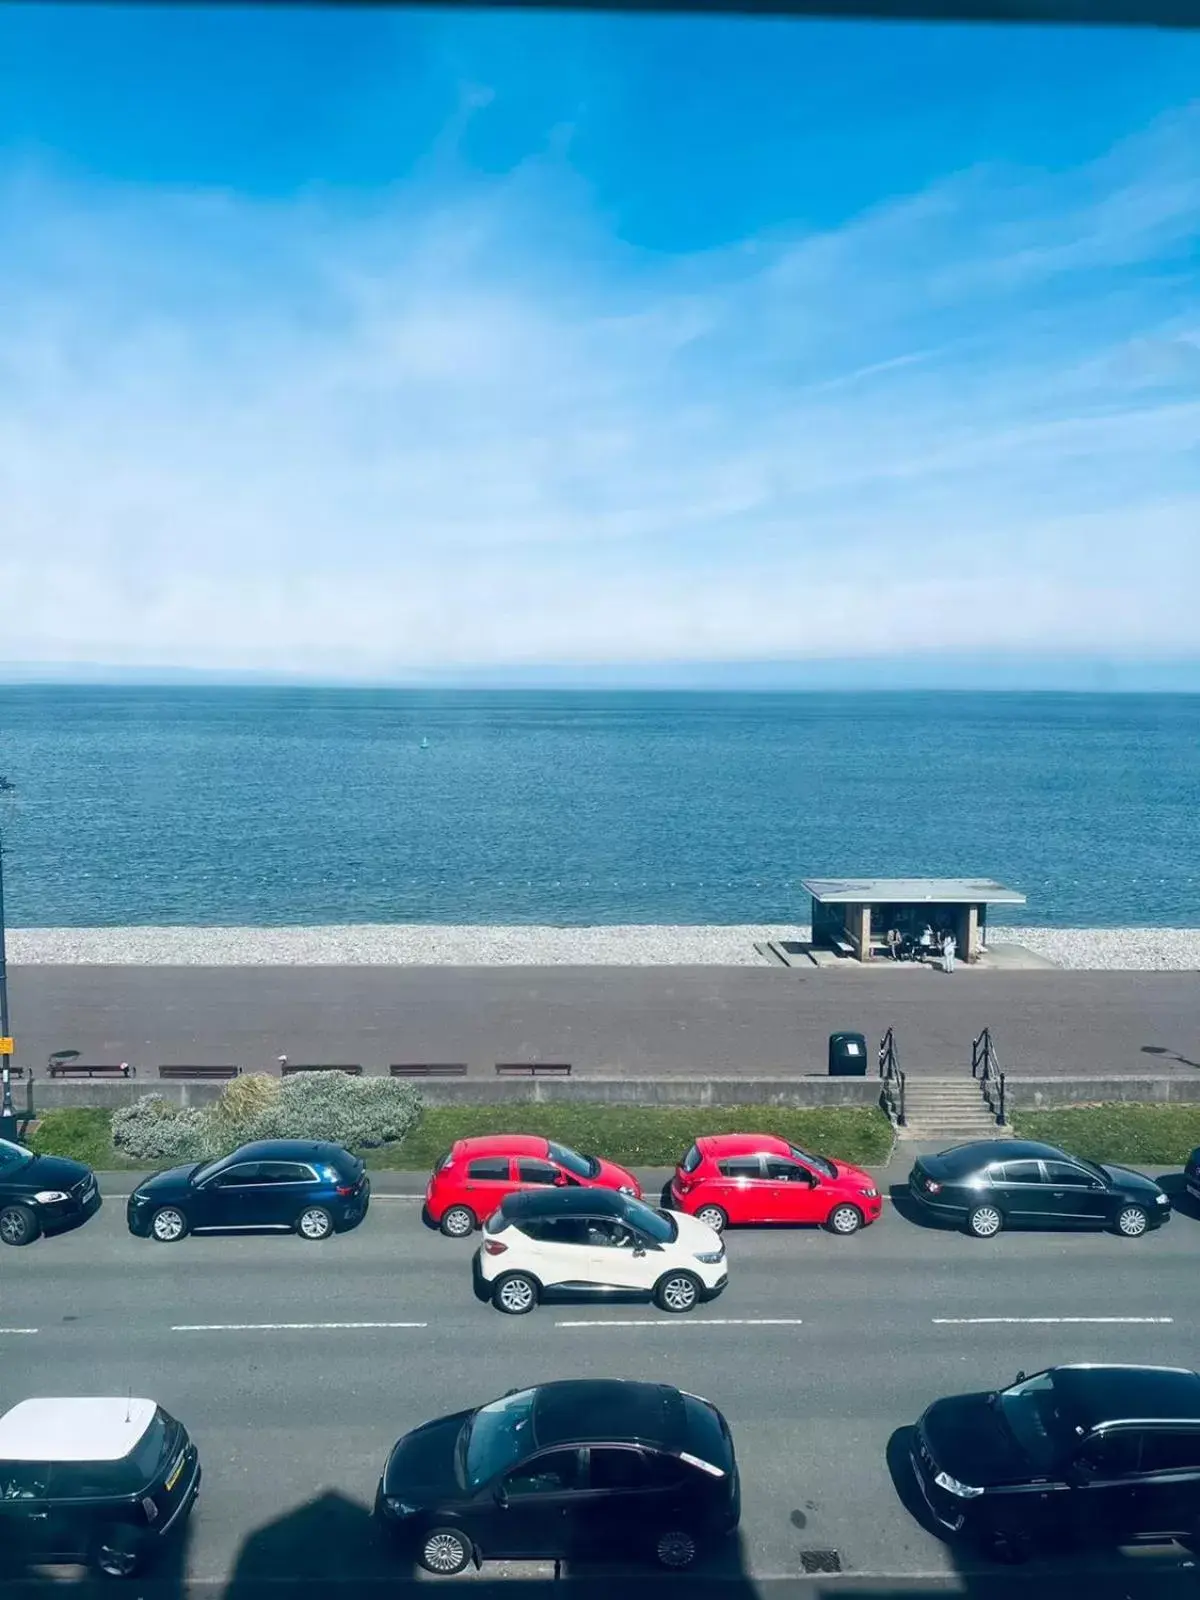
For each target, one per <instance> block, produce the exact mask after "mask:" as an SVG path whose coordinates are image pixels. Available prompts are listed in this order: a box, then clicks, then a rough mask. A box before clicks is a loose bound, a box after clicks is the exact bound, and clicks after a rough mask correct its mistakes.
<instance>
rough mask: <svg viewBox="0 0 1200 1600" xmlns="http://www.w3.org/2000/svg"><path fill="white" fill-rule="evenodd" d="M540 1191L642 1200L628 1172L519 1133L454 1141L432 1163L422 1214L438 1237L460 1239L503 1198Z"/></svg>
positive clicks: (490, 1212) (564, 1146)
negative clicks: (605, 1193)
mask: <svg viewBox="0 0 1200 1600" xmlns="http://www.w3.org/2000/svg"><path fill="white" fill-rule="evenodd" d="M540 1187H554V1188H560V1189H565V1188H572V1187H582V1188H585V1189H587V1188H599V1189H619V1190H620V1191H621V1193H622V1194H631V1195H633V1196H634V1198H635V1199H637V1200H640V1199H641V1198H642V1186H641V1184H640V1183H639V1182H638V1181H637V1179H636V1178H635V1177H634V1175H633V1173H632V1172H626V1170H625V1168H624V1167H618V1166H617V1165H616V1164H615V1163H614V1162H612V1161H605V1160H604V1158H603V1156H581V1155H580V1154H579V1152H578V1151H577V1150H572V1149H571V1148H570V1147H569V1146H568V1145H565V1144H558V1143H556V1142H555V1140H553V1139H539V1138H535V1137H534V1136H533V1135H531V1134H524V1133H493V1134H487V1135H485V1136H483V1137H481V1138H478V1139H459V1141H458V1142H457V1144H455V1145H454V1146H453V1148H452V1149H450V1150H448V1151H447V1153H446V1154H445V1155H444V1156H442V1157H440V1159H439V1160H438V1161H437V1162H436V1163H435V1165H434V1168H433V1172H432V1173H431V1174H430V1178H429V1183H428V1184H427V1185H426V1188H425V1212H426V1215H427V1216H428V1218H429V1220H430V1221H431V1222H435V1223H436V1224H437V1225H438V1227H439V1228H441V1230H442V1232H443V1233H445V1234H449V1236H450V1237H451V1238H452V1239H463V1238H465V1237H466V1236H467V1235H468V1234H469V1233H471V1232H473V1231H474V1229H476V1228H477V1227H479V1226H480V1224H481V1223H484V1222H486V1221H487V1219H488V1218H489V1217H490V1216H491V1214H492V1212H493V1211H495V1209H496V1207H497V1206H498V1205H499V1204H500V1202H501V1200H503V1199H504V1197H505V1195H510V1194H516V1193H517V1192H518V1191H519V1190H521V1189H534V1188H540Z"/></svg>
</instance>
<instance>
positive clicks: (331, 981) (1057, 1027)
mask: <svg viewBox="0 0 1200 1600" xmlns="http://www.w3.org/2000/svg"><path fill="white" fill-rule="evenodd" d="M10 989H11V997H12V1013H13V1022H14V1031H15V1033H16V1034H17V1036H18V1040H19V1045H20V1050H21V1052H22V1057H23V1059H25V1060H27V1061H32V1062H33V1063H35V1065H36V1064H39V1063H40V1062H41V1061H44V1060H45V1058H46V1056H47V1054H48V1053H49V1052H50V1051H51V1050H59V1049H79V1050H82V1051H83V1052H84V1053H85V1055H87V1056H91V1057H93V1059H97V1060H101V1061H122V1060H128V1061H132V1062H134V1063H135V1064H136V1065H139V1066H142V1067H151V1068H152V1067H154V1066H157V1065H158V1064H159V1063H161V1062H171V1061H174V1062H186V1061H198V1062H204V1061H210V1062H236V1063H238V1064H239V1065H241V1066H243V1067H245V1068H247V1069H253V1070H257V1071H264V1070H270V1069H271V1068H272V1067H273V1065H274V1062H275V1059H276V1057H277V1056H279V1055H281V1054H284V1055H287V1056H289V1057H290V1058H291V1059H292V1060H293V1061H354V1062H361V1063H362V1064H363V1065H364V1066H366V1067H367V1068H368V1069H378V1068H380V1067H384V1066H386V1065H387V1063H389V1062H392V1061H465V1062H467V1063H469V1065H470V1067H471V1071H472V1074H478V1073H482V1074H486V1075H488V1076H490V1075H491V1069H492V1063H494V1062H495V1061H498V1060H506V1059H507V1060H521V1059H524V1058H527V1057H531V1056H541V1057H542V1058H543V1059H547V1060H553V1059H558V1060H567V1061H571V1062H572V1063H573V1064H574V1065H575V1067H576V1070H577V1071H583V1072H587V1071H594V1072H605V1073H628V1074H629V1075H631V1076H634V1075H636V1076H645V1075H654V1076H657V1075H660V1074H670V1073H686V1074H689V1075H693V1076H707V1075H712V1074H719V1075H722V1076H725V1075H733V1074H743V1073H744V1074H746V1075H747V1076H754V1075H759V1074H767V1075H770V1074H773V1073H777V1072H780V1071H784V1072H787V1071H794V1070H797V1069H799V1070H800V1071H802V1072H822V1071H824V1070H825V1059H826V1041H827V1038H828V1035H829V1034H830V1032H832V1031H833V1030H835V1029H838V1028H852V1029H858V1030H861V1031H862V1032H864V1033H866V1034H867V1036H868V1037H869V1038H870V1039H872V1040H877V1039H878V1038H879V1037H880V1036H881V1035H882V1033H883V1032H884V1030H885V1029H886V1028H888V1027H894V1028H895V1030H896V1035H897V1038H898V1039H899V1042H900V1048H901V1055H902V1060H903V1064H904V1066H905V1068H906V1069H907V1070H908V1071H910V1072H912V1071H916V1072H921V1071H929V1072H946V1071H947V1070H950V1071H957V1070H959V1069H964V1068H965V1066H966V1064H967V1063H968V1062H969V1060H970V1046H971V1040H972V1038H974V1037H975V1035H976V1034H978V1033H979V1031H980V1029H981V1028H983V1027H984V1026H989V1027H990V1028H991V1029H992V1033H993V1036H994V1038H995V1041H996V1044H997V1047H998V1049H999V1052H1000V1055H1001V1057H1002V1060H1003V1064H1004V1066H1005V1067H1006V1068H1008V1069H1009V1070H1012V1071H1021V1072H1026V1073H1029V1074H1031V1075H1035V1074H1036V1075H1042V1074H1047V1073H1058V1072H1063V1073H1067V1072H1069V1073H1072V1074H1081V1073H1082V1074H1093V1073H1101V1074H1111V1073H1145V1072H1153V1073H1162V1072H1173V1071H1177V1072H1185V1073H1190V1072H1194V1071H1197V1070H1200V978H1198V977H1197V975H1196V974H1195V973H1181V972H1174V973H1146V972H1140V973H1132V972H1013V973H984V972H979V971H971V970H969V969H960V970H959V971H958V972H956V973H954V974H946V973H943V972H940V971H937V970H933V969H926V968H921V967H907V966H905V967H901V968H899V969H896V968H891V969H889V968H882V967H881V968H878V969H872V970H869V971H864V970H862V969H861V968H857V967H855V966H852V965H847V966H846V967H844V968H843V967H838V968H834V969H828V970H817V969H812V970H810V971H807V972H802V971H793V970H790V969H786V968H772V967H766V966H764V967H761V968H759V967H638V968H619V967H618V968H613V967H607V968H603V967H437V968H429V967H425V968H416V967H328V966H326V967H88V966H69V967H53V966H27V967H14V968H12V969H11V977H10Z"/></svg>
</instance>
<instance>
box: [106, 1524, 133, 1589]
mask: <svg viewBox="0 0 1200 1600" xmlns="http://www.w3.org/2000/svg"><path fill="white" fill-rule="evenodd" d="M137 1564H138V1555H137V1542H136V1537H135V1535H134V1534H133V1530H132V1529H129V1530H126V1529H123V1528H111V1529H110V1530H109V1532H108V1533H107V1534H106V1535H104V1536H103V1537H102V1538H101V1540H100V1542H99V1544H98V1545H97V1546H96V1566H97V1567H98V1568H99V1570H100V1571H101V1572H102V1573H103V1574H104V1576H105V1577H106V1578H128V1577H129V1576H130V1575H131V1574H132V1573H133V1572H134V1570H135V1569H136V1567H137Z"/></svg>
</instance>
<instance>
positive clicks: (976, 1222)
mask: <svg viewBox="0 0 1200 1600" xmlns="http://www.w3.org/2000/svg"><path fill="white" fill-rule="evenodd" d="M1003 1220H1004V1219H1003V1217H1001V1215H1000V1213H999V1212H998V1211H997V1210H996V1207H995V1206H976V1207H975V1209H974V1211H972V1213H971V1216H970V1221H969V1227H970V1229H971V1232H972V1233H973V1234H974V1235H975V1237H976V1238H977V1239H991V1238H994V1237H995V1235H996V1234H998V1233H999V1232H1000V1225H1001V1223H1002V1222H1003Z"/></svg>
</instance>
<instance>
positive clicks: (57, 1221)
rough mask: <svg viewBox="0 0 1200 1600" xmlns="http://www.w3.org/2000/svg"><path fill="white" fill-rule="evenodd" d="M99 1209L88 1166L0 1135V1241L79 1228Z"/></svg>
mask: <svg viewBox="0 0 1200 1600" xmlns="http://www.w3.org/2000/svg"><path fill="white" fill-rule="evenodd" d="M99 1209H100V1189H99V1186H98V1185H97V1183H96V1174H95V1173H94V1172H93V1171H92V1169H91V1167H85V1166H84V1164H83V1162H82V1161H68V1160H67V1159H66V1158H65V1157H63V1156H35V1155H34V1153H33V1152H32V1150H26V1149H25V1147H24V1145H19V1144H10V1143H9V1141H8V1140H7V1139H0V1243H3V1244H15V1245H20V1244H32V1243H33V1241H34V1240H35V1239H36V1238H38V1237H39V1236H40V1235H41V1234H43V1233H46V1234H50V1233H63V1232H65V1231H66V1230H67V1229H68V1228H77V1227H79V1226H80V1224H81V1223H84V1222H86V1221H87V1219H88V1218H89V1217H91V1216H94V1215H95V1214H96V1212H97V1211H99Z"/></svg>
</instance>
